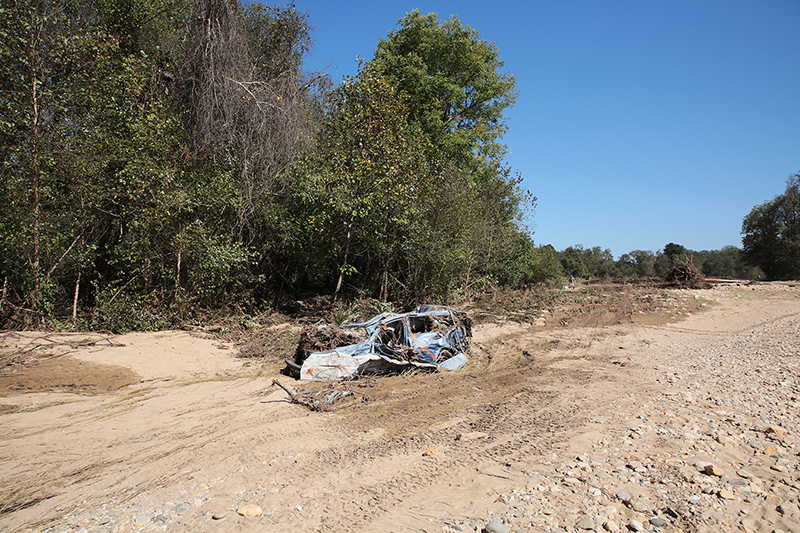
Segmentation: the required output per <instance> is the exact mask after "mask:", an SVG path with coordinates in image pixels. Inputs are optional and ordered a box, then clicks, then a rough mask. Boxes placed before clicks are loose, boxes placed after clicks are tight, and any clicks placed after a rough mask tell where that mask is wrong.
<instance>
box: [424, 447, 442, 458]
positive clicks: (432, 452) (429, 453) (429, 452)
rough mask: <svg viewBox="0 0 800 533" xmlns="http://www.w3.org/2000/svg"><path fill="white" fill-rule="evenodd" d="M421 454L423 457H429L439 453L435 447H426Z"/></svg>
mask: <svg viewBox="0 0 800 533" xmlns="http://www.w3.org/2000/svg"><path fill="white" fill-rule="evenodd" d="M422 455H423V456H425V457H430V456H432V455H439V452H438V451H437V450H436V449H435V448H428V449H427V450H425V451H424V452H422Z"/></svg>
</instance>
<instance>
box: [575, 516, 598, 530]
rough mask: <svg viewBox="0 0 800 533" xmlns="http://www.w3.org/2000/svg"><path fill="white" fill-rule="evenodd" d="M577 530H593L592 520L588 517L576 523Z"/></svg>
mask: <svg viewBox="0 0 800 533" xmlns="http://www.w3.org/2000/svg"><path fill="white" fill-rule="evenodd" d="M578 529H594V520H592V519H591V518H589V517H586V518H582V519H581V521H580V522H578Z"/></svg>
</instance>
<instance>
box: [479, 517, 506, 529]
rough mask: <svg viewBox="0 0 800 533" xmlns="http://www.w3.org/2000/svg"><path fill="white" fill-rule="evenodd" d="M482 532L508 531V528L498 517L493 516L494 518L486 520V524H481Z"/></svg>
mask: <svg viewBox="0 0 800 533" xmlns="http://www.w3.org/2000/svg"><path fill="white" fill-rule="evenodd" d="M483 532H484V533H509V529H508V528H507V527H506V525H505V524H504V523H503V521H502V520H500V519H499V518H495V519H494V520H489V521H488V522H486V525H485V526H483Z"/></svg>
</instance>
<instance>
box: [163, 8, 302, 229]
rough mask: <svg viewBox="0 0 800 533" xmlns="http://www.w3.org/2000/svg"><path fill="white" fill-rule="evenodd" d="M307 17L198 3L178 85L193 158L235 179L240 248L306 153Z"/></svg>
mask: <svg viewBox="0 0 800 533" xmlns="http://www.w3.org/2000/svg"><path fill="white" fill-rule="evenodd" d="M307 19H308V16H307V14H306V13H303V12H299V11H296V10H295V9H294V6H290V7H287V8H279V7H271V8H267V7H264V6H263V5H261V4H259V3H254V4H251V5H249V6H248V7H247V8H246V9H244V10H242V9H241V7H240V6H239V3H238V2H236V1H233V0H195V3H194V11H193V16H192V25H191V27H190V28H189V32H188V36H187V43H188V44H187V47H186V50H185V52H184V53H185V57H186V59H185V61H184V64H183V66H182V68H181V69H180V75H179V79H178V80H177V85H178V87H179V89H180V100H179V101H180V103H181V105H182V106H183V109H184V116H185V121H186V125H187V127H188V128H189V131H190V134H191V141H192V144H191V153H192V154H193V155H194V156H196V157H200V158H203V157H208V158H209V159H210V160H211V162H212V164H213V165H214V166H215V167H217V168H219V169H221V170H230V171H232V172H233V173H234V176H235V181H236V183H237V184H238V187H239V194H240V198H239V206H238V216H239V235H238V238H239V240H242V241H245V242H247V243H250V242H252V241H253V240H254V239H255V238H256V237H261V236H260V235H258V233H259V232H258V229H257V228H255V227H254V224H255V220H256V219H257V211H258V209H259V206H258V204H259V202H260V201H261V200H262V199H263V198H264V197H265V196H268V195H270V194H273V193H274V192H275V190H276V189H280V187H281V184H280V183H278V180H279V177H280V176H281V175H282V173H283V172H284V171H285V170H286V169H287V168H288V167H289V166H291V164H292V163H293V162H294V160H295V158H296V157H297V156H298V155H299V154H300V153H301V152H302V151H303V149H304V148H305V146H306V144H307V142H308V140H309V138H310V135H311V132H310V130H309V122H308V111H309V109H310V106H309V105H308V104H309V102H308V98H309V91H310V86H311V85H313V80H312V81H308V80H303V79H302V74H301V66H302V58H303V55H304V53H305V52H306V51H308V49H309V47H310V36H309V31H310V28H309V25H308V20H307Z"/></svg>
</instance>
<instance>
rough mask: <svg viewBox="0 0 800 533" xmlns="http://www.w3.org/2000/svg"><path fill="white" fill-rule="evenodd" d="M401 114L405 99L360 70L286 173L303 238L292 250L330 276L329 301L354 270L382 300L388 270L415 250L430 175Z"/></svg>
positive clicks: (404, 111) (333, 100)
mask: <svg viewBox="0 0 800 533" xmlns="http://www.w3.org/2000/svg"><path fill="white" fill-rule="evenodd" d="M407 116H408V110H407V108H406V106H405V102H404V99H403V98H402V97H399V96H398V95H397V94H396V93H395V90H394V88H393V87H392V85H391V84H389V83H388V81H387V80H386V79H385V78H384V77H383V76H381V75H380V74H379V73H377V72H375V71H374V70H373V69H371V68H370V67H368V66H367V67H365V68H363V69H362V70H361V72H360V73H359V74H358V76H356V77H352V78H348V79H346V80H345V82H344V83H343V84H342V86H341V87H339V88H338V89H337V90H336V91H335V93H334V94H333V95H332V97H331V109H330V111H329V113H328V116H327V117H326V121H325V124H324V130H323V136H322V137H321V140H320V143H319V146H318V149H317V150H315V151H313V152H311V153H309V154H308V156H307V157H306V158H305V159H304V160H302V161H301V162H299V163H298V164H297V165H296V166H295V167H294V168H293V170H292V174H293V176H294V177H295V178H296V179H295V184H294V188H293V189H292V190H291V191H287V192H290V193H291V194H290V197H291V201H292V202H294V203H295V207H294V208H293V214H294V216H295V217H296V218H297V221H298V227H297V228H296V229H295V231H297V232H304V233H306V234H307V237H306V239H307V240H305V242H300V243H298V244H299V248H300V250H313V252H312V253H313V256H314V257H308V258H306V260H307V261H310V262H313V263H314V264H315V269H316V270H318V271H320V270H321V271H323V272H324V271H326V270H327V271H328V272H330V271H333V272H334V274H333V276H332V277H334V278H335V279H336V282H335V288H334V289H333V292H334V299H336V298H338V296H339V294H340V292H341V291H342V285H343V282H344V280H345V278H346V277H347V276H348V275H350V276H351V275H354V274H356V273H358V274H359V277H360V279H361V288H364V286H365V285H366V286H370V285H371V284H373V283H376V284H377V285H379V286H380V289H379V290H378V291H377V295H378V296H380V297H381V298H385V297H386V296H387V294H388V282H389V272H390V269H391V268H392V266H394V264H395V263H396V261H397V260H398V259H399V258H400V256H401V255H402V254H403V251H404V249H405V248H406V247H408V246H413V245H422V243H421V242H418V241H417V239H415V238H414V236H415V235H417V234H418V233H419V232H412V231H410V228H411V227H413V226H414V225H415V224H419V222H420V221H421V220H422V219H423V217H422V213H423V212H424V197H425V194H424V193H425V191H426V187H427V185H426V182H427V180H428V178H429V174H428V173H427V172H426V170H425V156H424V151H423V144H422V143H423V137H422V136H421V135H420V134H419V130H418V128H417V127H416V126H412V125H410V124H409V123H408V122H407ZM323 277H327V276H323ZM329 279H330V278H329Z"/></svg>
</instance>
